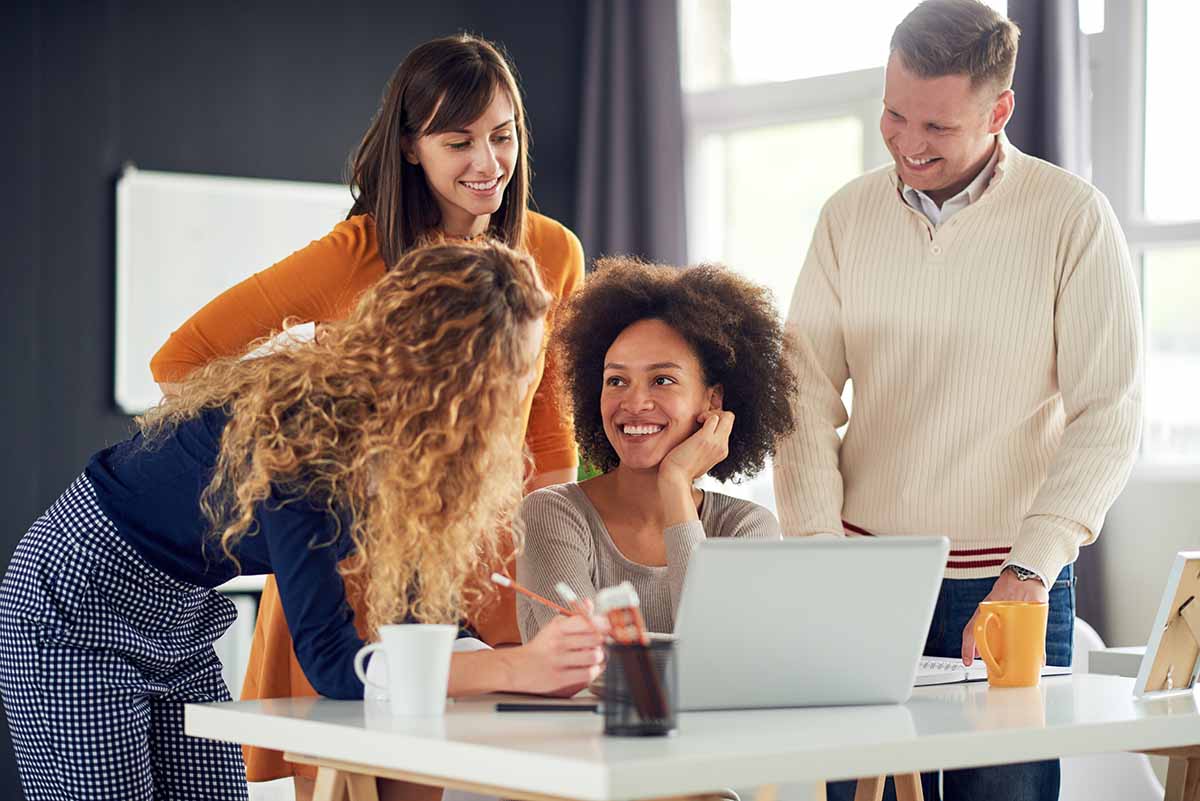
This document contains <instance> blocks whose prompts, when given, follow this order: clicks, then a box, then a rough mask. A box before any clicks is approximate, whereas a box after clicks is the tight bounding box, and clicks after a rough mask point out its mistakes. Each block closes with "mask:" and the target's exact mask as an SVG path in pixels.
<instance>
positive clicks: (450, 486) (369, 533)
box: [138, 242, 550, 633]
mask: <svg viewBox="0 0 1200 801" xmlns="http://www.w3.org/2000/svg"><path fill="white" fill-rule="evenodd" d="M549 303H550V296H549V295H548V294H547V293H546V292H545V290H543V289H542V287H541V284H540V281H539V279H538V277H537V271H536V270H535V268H534V265H533V262H532V260H531V259H530V258H529V257H528V256H525V255H522V254H520V253H518V252H516V251H514V250H512V249H510V248H508V247H507V246H505V245H503V244H500V243H497V242H484V243H480V244H455V245H448V244H439V245H431V246H426V247H421V248H417V249H415V250H412V251H410V252H409V253H407V254H405V255H404V257H403V258H401V259H400V262H399V263H398V264H397V266H396V268H395V269H394V270H392V271H390V272H388V273H387V274H386V275H385V276H384V277H383V278H382V279H381V280H380V282H379V283H378V284H376V285H375V286H374V287H373V288H372V289H370V290H368V291H367V292H365V293H364V294H363V296H362V298H361V299H360V300H359V302H358V305H357V307H356V308H355V309H354V311H353V312H352V313H351V314H350V315H349V316H348V317H347V318H346V319H344V320H342V321H339V322H335V323H331V324H328V325H323V326H322V328H321V331H320V335H319V336H318V337H317V338H315V339H314V340H313V341H310V342H305V343H302V344H299V345H296V346H293V347H288V348H283V349H281V348H276V349H273V350H271V351H270V352H269V353H268V354H267V355H265V356H262V357H260V358H249V359H242V358H227V359H222V360H219V361H215V362H213V363H211V364H209V365H207V366H206V367H204V368H202V369H200V370H199V371H197V372H196V373H195V374H193V375H192V377H191V378H189V380H188V381H187V382H186V384H185V385H184V386H183V387H182V389H181V391H180V393H179V394H178V395H177V396H175V397H174V398H171V399H168V400H167V401H165V402H164V403H163V404H162V405H160V406H158V407H157V408H155V409H154V410H152V411H151V412H150V413H148V414H146V415H145V416H143V417H141V418H139V419H138V425H139V426H140V428H141V430H142V433H143V436H144V437H145V439H146V440H147V441H148V442H153V441H154V440H155V439H156V438H157V437H159V436H161V435H162V434H164V433H166V432H169V431H170V430H172V429H173V428H174V426H175V425H177V424H178V423H179V422H181V421H183V420H187V419H189V418H192V417H195V416H196V415H198V414H199V413H200V412H202V411H203V410H205V409H209V408H214V407H224V408H225V409H226V410H227V412H228V414H229V420H228V423H227V424H226V426H225V429H224V432H223V434H222V437H221V450H220V454H219V456H218V458H217V462H216V466H215V472H214V475H213V477H212V481H211V483H209V485H208V487H207V488H206V489H205V490H204V493H203V495H202V496H201V507H202V509H203V512H204V514H205V516H206V517H207V518H208V520H209V521H210V522H211V524H212V532H213V536H214V537H217V538H219V540H220V544H221V547H222V548H223V550H224V552H225V554H226V555H227V556H228V557H230V558H231V559H234V560H235V561H236V558H235V556H234V553H233V549H234V547H235V545H236V543H237V542H238V541H239V540H240V539H241V538H242V537H243V536H248V535H253V534H254V533H255V532H256V529H257V525H256V523H255V511H256V510H257V508H258V507H259V505H260V504H263V503H267V502H268V499H270V502H271V503H272V504H275V503H277V502H281V501H279V499H280V498H284V499H287V500H284V501H282V502H283V503H287V502H292V501H295V500H298V499H300V498H302V497H303V498H305V499H306V502H308V503H316V504H317V505H318V507H324V508H325V510H326V511H327V513H328V514H329V515H330V516H331V519H332V520H335V521H345V525H347V526H348V527H349V532H348V533H349V536H350V537H351V538H352V540H353V543H354V545H355V548H356V551H357V554H358V556H359V558H358V559H355V560H348V562H349V563H350V565H351V566H349V567H347V566H346V563H343V567H342V571H343V575H349V574H351V573H354V574H358V573H364V572H365V574H366V575H365V578H366V583H367V592H366V607H367V624H368V627H369V629H370V631H371V632H372V633H373V632H375V630H376V629H377V628H378V626H380V625H383V624H385V623H392V622H397V621H401V620H417V621H421V622H452V621H455V620H458V619H459V618H460V617H461V616H462V615H463V614H464V613H466V612H467V611H468V610H474V609H477V608H479V607H480V606H481V605H482V604H484V603H485V602H486V601H487V600H488V598H487V596H488V594H489V589H488V587H489V584H488V583H487V582H483V581H479V580H478V573H479V572H480V571H482V570H484V569H485V566H487V565H493V564H497V563H499V562H502V561H503V560H504V559H505V558H507V557H508V556H509V553H508V552H507V551H508V549H509V548H510V547H516V546H517V545H519V534H518V535H516V536H515V537H510V536H508V535H507V533H506V532H507V531H508V530H509V529H510V526H511V522H512V518H511V515H512V511H513V509H514V508H515V506H516V504H517V503H518V502H519V501H520V498H521V486H522V479H523V474H524V469H525V467H526V453H525V450H524V445H523V440H522V427H521V425H520V413H521V403H522V400H523V398H521V397H520V396H519V393H518V392H517V391H515V387H516V385H517V384H518V383H519V382H520V381H521V379H522V377H524V376H526V375H528V372H529V371H530V370H531V369H532V368H533V364H534V361H535V360H536V358H537V357H538V353H537V352H536V351H533V352H531V351H532V349H531V347H530V342H529V333H530V329H529V328H528V325H527V324H530V323H533V322H534V321H536V320H538V319H541V318H542V317H544V316H545V314H546V311H547V309H548V307H549ZM256 346H261V343H256ZM252 350H253V348H252ZM336 525H337V526H338V529H339V532H340V527H341V525H342V524H341V523H337V524H336Z"/></svg>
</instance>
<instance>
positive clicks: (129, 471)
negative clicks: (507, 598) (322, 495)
mask: <svg viewBox="0 0 1200 801" xmlns="http://www.w3.org/2000/svg"><path fill="white" fill-rule="evenodd" d="M227 420H228V416H227V414H226V412H225V411H224V410H222V409H209V410H206V411H205V412H203V413H201V414H200V415H199V416H197V417H195V418H193V419H191V420H188V421H186V422H183V423H180V424H179V425H178V426H177V427H176V429H175V430H174V431H173V432H171V433H170V434H169V435H167V436H165V437H163V438H162V439H161V440H156V441H155V442H153V443H151V444H149V445H146V444H145V443H144V442H143V441H142V436H141V434H137V435H135V436H134V437H132V438H131V439H128V440H126V441H124V442H121V443H119V444H117V445H114V446H112V447H111V448H107V449H105V450H103V451H100V452H99V453H97V454H95V455H94V456H93V457H92V458H91V461H89V462H88V465H87V468H86V469H85V471H84V472H85V473H86V475H87V477H88V478H89V479H90V480H91V482H92V484H93V486H94V487H95V488H96V495H97V500H98V501H99V503H100V506H101V508H102V509H104V511H105V512H106V513H107V514H108V516H109V518H111V519H112V521H113V523H115V524H116V527H117V530H118V532H119V533H120V535H121V537H122V538H123V539H124V540H125V541H126V542H128V543H129V544H130V545H131V546H133V548H134V549H136V550H137V552H138V553H139V554H141V556H142V557H143V558H144V559H145V560H146V561H147V562H149V563H150V564H151V565H153V566H154V567H156V568H158V569H159V570H161V571H163V572H164V573H166V574H167V575H169V576H172V577H174V578H176V579H179V580H181V581H186V582H188V583H191V584H195V585H198V586H202V587H216V586H217V585H218V584H221V583H223V582H225V581H228V580H229V579H231V578H233V577H234V576H235V575H238V573H239V571H238V569H237V566H236V565H235V564H234V563H233V562H232V561H230V560H229V559H228V558H227V557H226V556H225V554H224V552H223V551H222V550H221V547H220V544H219V542H218V541H217V540H216V538H215V537H214V536H212V534H211V532H210V527H209V523H208V521H207V519H206V518H205V517H204V514H203V513H202V512H201V510H200V494H201V493H202V492H203V491H204V488H205V487H207V486H208V483H209V482H210V481H211V480H212V476H213V470H214V466H215V465H216V461H217V455H218V453H219V451H220V443H221V432H222V431H223V430H224V427H225V424H226V422H227ZM255 517H256V520H257V523H258V531H257V533H255V534H253V535H248V536H244V537H242V538H241V539H240V540H239V542H238V543H237V545H236V546H234V548H233V549H232V550H233V553H234V554H235V556H236V557H237V559H238V561H239V562H240V563H241V571H240V572H241V573H242V574H244V575H258V574H264V573H274V574H275V577H276V580H277V581H278V584H279V597H280V600H281V601H282V602H283V611H284V615H285V617H286V618H287V622H288V628H289V630H290V631H291V635H292V643H293V645H294V647H295V649H296V658H297V659H298V660H299V662H300V666H301V668H302V669H303V670H304V675H305V676H306V677H307V678H308V680H309V682H310V683H311V684H312V686H313V688H314V689H316V691H317V692H318V693H320V694H321V695H324V696H327V697H330V698H340V699H359V698H362V696H363V686H362V682H360V681H359V680H358V678H357V677H356V676H355V675H354V655H355V653H356V652H357V651H358V649H359V648H360V647H361V646H362V644H363V642H362V640H361V639H360V638H359V636H358V633H357V632H356V631H355V629H354V612H353V611H352V610H351V608H350V605H349V604H348V603H347V602H346V590H345V586H344V585H343V583H342V578H341V576H340V575H339V574H338V572H337V563H338V561H340V560H341V559H343V558H344V557H346V556H348V555H349V554H350V553H352V551H353V544H352V542H351V540H350V537H349V535H348V533H347V531H346V526H344V525H343V526H341V527H339V526H338V521H337V520H336V518H335V517H334V516H333V515H332V514H330V513H329V512H328V511H327V510H326V509H325V508H324V506H323V505H318V504H317V503H316V502H314V501H312V500H311V499H308V498H304V497H298V498H286V497H285V496H283V495H282V494H280V493H279V492H276V493H275V494H273V495H272V497H271V498H270V499H269V500H268V501H267V502H266V503H264V504H261V505H260V506H259V509H258V510H257V512H256V515H255ZM339 529H340V530H339Z"/></svg>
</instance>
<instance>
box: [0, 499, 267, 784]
mask: <svg viewBox="0 0 1200 801" xmlns="http://www.w3.org/2000/svg"><path fill="white" fill-rule="evenodd" d="M236 616H237V612H236V610H235V608H234V605H233V603H232V602H231V601H230V600H229V599H228V598H224V597H222V596H221V595H220V594H219V593H217V592H215V591H214V590H209V589H205V588H202V587H196V586H194V585H191V584H187V583H185V582H182V581H177V580H176V579H173V578H171V577H170V576H168V575H166V574H165V573H163V572H162V571H160V570H158V569H156V568H153V567H151V566H150V565H149V564H148V563H147V562H146V561H145V560H144V559H142V557H141V556H140V555H139V554H138V553H137V552H136V551H135V550H134V549H133V548H132V547H131V546H130V545H129V544H128V543H126V542H125V541H124V540H123V539H121V537H120V535H119V534H118V533H117V529H116V526H115V525H114V524H113V523H112V521H111V520H109V519H108V517H107V516H105V514H104V512H103V510H102V509H101V508H100V506H99V505H98V504H97V503H96V492H95V489H94V488H93V487H92V484H91V482H90V481H88V479H87V478H86V477H85V476H81V477H80V478H78V479H77V480H76V481H75V482H74V483H73V484H72V485H71V486H70V488H68V489H67V491H66V492H64V493H63V494H62V497H60V498H59V499H58V500H57V501H56V502H55V503H54V505H53V506H51V507H50V509H49V510H47V512H46V513H45V514H44V515H42V516H41V517H40V518H38V520H37V521H36V522H35V523H34V524H33V527H32V528H30V529H29V532H28V533H27V534H26V535H25V536H24V537H23V538H22V539H21V542H20V543H19V544H18V545H17V549H16V552H15V553H14V554H13V557H12V560H11V561H10V562H9V565H8V571H7V572H6V573H5V575H4V580H3V582H0V695H2V696H3V699H4V711H5V714H6V715H7V716H8V725H9V729H10V731H11V733H12V740H13V746H14V750H15V752H16V758H17V765H18V768H19V770H20V773H21V784H22V786H23V787H24V790H25V797H26V798H27V799H29V801H43V799H44V800H45V801H66V800H67V799H72V800H73V801H74V800H75V799H78V800H80V801H82V799H138V800H139V801H140V800H142V799H145V801H150V799H222V800H223V801H224V800H225V799H245V798H246V797H247V790H246V770H245V766H244V765H243V763H242V752H241V749H240V748H239V747H238V746H237V745H234V744H232V743H223V742H215V741H213V740H204V739H199V738H195V737H188V736H187V735H185V734H184V732H183V705H184V704H185V703H193V702H204V701H228V700H230V696H229V689H228V688H227V687H226V686H225V682H224V680H223V679H222V678H221V664H220V662H219V661H218V659H217V655H216V653H215V652H214V651H213V647H212V643H213V641H214V640H216V639H217V638H218V637H219V636H220V635H221V634H222V633H223V632H224V631H225V629H227V628H228V627H229V625H230V624H231V623H232V622H233V620H234V618H235V617H236Z"/></svg>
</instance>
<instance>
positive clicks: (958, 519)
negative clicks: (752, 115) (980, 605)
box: [775, 136, 1142, 581]
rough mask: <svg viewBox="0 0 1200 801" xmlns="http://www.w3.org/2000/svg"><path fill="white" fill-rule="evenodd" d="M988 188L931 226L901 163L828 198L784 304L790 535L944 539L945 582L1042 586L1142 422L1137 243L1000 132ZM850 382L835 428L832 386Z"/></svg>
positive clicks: (782, 493) (784, 504)
mask: <svg viewBox="0 0 1200 801" xmlns="http://www.w3.org/2000/svg"><path fill="white" fill-rule="evenodd" d="M1000 147H1001V153H1000V158H999V161H998V163H997V165H996V172H995V175H994V176H993V177H992V180H991V183H990V184H989V185H988V188H987V190H986V191H985V192H984V193H983V195H982V196H981V197H980V198H979V199H978V200H977V201H976V202H974V203H972V204H971V205H970V206H968V207H967V208H965V209H963V210H961V211H959V212H958V213H957V214H955V215H954V217H953V218H952V219H951V220H950V221H948V222H947V223H946V224H945V225H942V226H940V227H938V228H934V227H933V226H932V225H930V223H929V221H928V220H927V219H925V217H924V216H923V215H921V214H920V213H919V212H917V211H915V210H914V209H912V208H910V207H909V206H908V205H906V204H905V203H904V201H903V199H902V198H901V196H900V186H901V184H900V181H899V179H898V177H897V175H896V171H895V168H894V167H887V168H881V169H878V170H875V171H873V172H870V173H867V174H866V175H864V176H862V177H860V178H858V179H856V180H854V181H852V182H851V183H849V184H848V185H847V186H845V187H843V188H842V189H841V190H839V191H838V192H837V194H835V195H834V196H833V197H832V198H831V199H830V200H829V202H828V203H827V204H826V205H825V208H824V209H823V210H822V212H821V217H820V221H819V222H818V224H817V229H816V232H815V233H814V235H813V241H812V245H811V247H810V248H809V252H808V257H807V259H806V260H805V263H804V268H803V270H802V271H801V273H800V277H799V279H798V281H797V283H796V290H795V293H794V294H793V296H792V303H791V310H790V312H789V314H788V329H789V331H790V332H791V333H792V334H793V335H795V337H796V340H797V345H798V347H797V348H796V353H797V355H796V357H795V362H794V363H795V366H796V369H797V372H798V375H799V378H800V383H799V385H800V393H799V395H798V396H797V398H796V399H795V401H794V408H795V411H796V416H797V422H798V425H797V430H796V432H795V434H793V435H792V436H790V437H788V438H787V439H786V440H785V441H784V442H782V443H781V446H780V449H779V453H778V454H777V456H776V460H775V489H776V494H777V497H778V501H779V512H780V521H781V524H782V527H783V532H784V535H785V536H788V535H807V534H815V533H819V532H832V533H837V534H841V533H842V532H843V530H844V529H843V521H844V522H845V523H846V524H847V527H846V529H845V530H848V531H855V530H862V531H865V532H869V533H872V534H877V535H922V534H924V535H929V534H936V535H945V536H947V537H949V538H950V541H951V549H952V550H951V554H950V560H949V562H948V563H947V567H946V576H947V577H948V578H983V577H990V576H995V575H998V574H999V572H1000V570H1001V569H1002V566H1003V565H1004V564H1006V563H1007V562H1008V561H1010V560H1011V561H1012V562H1015V563H1017V564H1021V565H1024V566H1026V567H1029V568H1031V569H1034V570H1037V571H1038V572H1039V573H1041V574H1042V575H1044V576H1047V577H1049V579H1050V580H1051V581H1053V579H1054V577H1055V576H1056V575H1057V574H1058V572H1059V571H1060V570H1061V569H1062V567H1063V566H1064V565H1066V564H1068V563H1070V562H1072V561H1074V559H1075V558H1076V556H1078V553H1079V547H1080V546H1081V545H1085V544H1088V543H1090V542H1092V541H1093V540H1094V539H1095V538H1096V535H1097V534H1098V533H1099V531H1100V527H1101V525H1102V524H1103V522H1104V516H1105V514H1106V513H1107V511H1108V508H1109V506H1110V505H1111V504H1112V502H1113V500H1114V499H1115V498H1116V497H1117V495H1118V494H1119V493H1120V491H1121V489H1122V487H1124V485H1125V481H1126V480H1127V478H1128V476H1129V471H1130V469H1131V467H1132V464H1133V461H1134V457H1135V451H1136V448H1137V442H1138V437H1139V434H1140V430H1141V347H1142V346H1141V334H1140V313H1139V305H1138V296H1137V283H1136V280H1135V278H1134V274H1133V269H1132V266H1131V264H1130V258H1129V251H1128V248H1127V246H1126V244H1125V238H1124V235H1123V234H1122V232H1121V229H1120V226H1119V225H1118V223H1117V220H1116V217H1115V216H1114V214H1113V212H1112V208H1111V207H1110V206H1109V204H1108V201H1107V200H1106V199H1105V198H1104V196H1103V195H1102V194H1101V193H1100V192H1099V191H1097V190H1096V189H1095V188H1094V187H1092V186H1091V185H1090V184H1088V183H1087V182H1085V181H1083V180H1081V179H1079V178H1077V177H1076V176H1074V175H1071V174H1070V173H1068V172H1065V171H1064V170H1061V169H1059V168H1057V167H1055V166H1053V165H1051V164H1049V163H1047V162H1044V161H1041V160H1040V159H1036V158H1033V157H1031V156H1027V155H1025V154H1023V153H1021V152H1020V151H1018V150H1017V149H1016V148H1014V147H1013V146H1012V145H1011V144H1009V143H1008V142H1007V140H1006V139H1005V138H1004V137H1003V136H1001V137H1000ZM847 379H853V383H854V400H853V414H852V415H851V416H850V423H849V427H848V428H847V430H846V436H845V440H844V441H841V440H839V438H838V435H837V433H836V429H837V428H838V427H839V426H841V425H843V424H844V423H845V422H846V419H847V414H846V410H845V407H844V406H843V404H842V402H841V397H840V396H841V392H842V389H843V387H844V385H845V383H846V380H847Z"/></svg>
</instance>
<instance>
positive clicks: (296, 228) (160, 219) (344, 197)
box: [113, 166, 353, 414]
mask: <svg viewBox="0 0 1200 801" xmlns="http://www.w3.org/2000/svg"><path fill="white" fill-rule="evenodd" d="M352 202H353V198H351V196H350V191H349V190H348V189H347V188H346V187H345V186H343V185H340V184H321V183H309V182H302V181H268V180H264V179H261V178H228V177H220V176H210V175H187V174H183V173H169V172H154V171H150V170H139V169H137V168H136V167H133V166H129V167H126V168H125V170H124V171H123V172H122V174H121V177H120V179H118V181H117V254H116V255H117V291H116V348H115V353H116V360H115V365H114V379H115V380H114V382H113V386H114V388H115V396H116V397H115V400H116V403H117V406H118V407H119V408H120V409H121V410H122V411H125V412H127V413H129V414H137V413H139V412H142V411H145V410H146V409H148V408H150V407H151V406H154V405H155V404H156V403H158V401H159V398H160V396H161V393H160V392H159V389H158V386H157V385H156V384H155V383H154V379H153V378H152V377H151V375H150V357H151V356H153V355H154V353H155V352H156V351H157V350H158V349H159V347H161V346H162V344H163V343H164V342H166V341H167V337H168V336H170V334H171V332H172V331H174V330H175V329H176V328H178V327H179V326H180V325H181V324H182V323H183V322H184V321H185V320H186V319H187V318H188V317H190V316H191V315H192V314H193V313H195V312H196V311H197V310H198V309H199V308H200V307H201V306H203V305H204V304H206V303H208V301H210V300H212V299H213V298H214V297H216V296H217V295H219V294H220V293H221V292H224V291H225V290H226V289H228V288H229V287H231V286H233V285H234V284H236V283H238V282H240V281H241V280H243V279H245V278H248V277H249V276H251V275H253V274H254V273H256V272H258V271H260V270H262V269H265V268H266V267H269V266H270V265H272V264H274V263H275V262H277V261H279V260H280V259H282V258H284V257H285V256H288V255H289V254H291V253H294V252H295V251H297V250H299V249H300V248H302V247H304V246H305V245H307V244H308V243H309V242H311V241H313V240H314V239H318V238H320V237H322V236H324V235H325V234H327V233H328V232H329V231H330V230H332V229H333V226H334V225H336V224H337V223H338V221H340V220H343V219H345V217H346V214H347V213H348V212H349V210H350V206H351V204H352Z"/></svg>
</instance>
